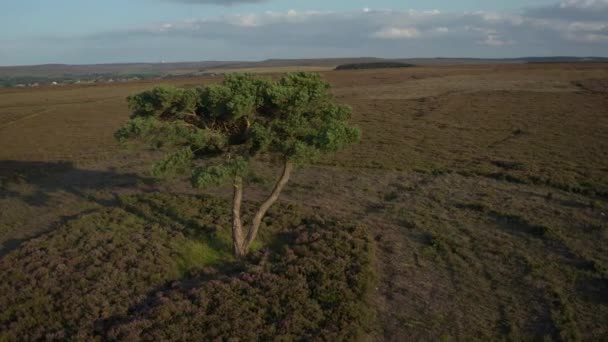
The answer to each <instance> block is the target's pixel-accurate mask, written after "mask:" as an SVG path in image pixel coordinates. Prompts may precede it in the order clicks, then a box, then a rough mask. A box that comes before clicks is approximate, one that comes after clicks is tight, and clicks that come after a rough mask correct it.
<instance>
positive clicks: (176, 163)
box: [152, 148, 194, 177]
mask: <svg viewBox="0 0 608 342" xmlns="http://www.w3.org/2000/svg"><path fill="white" fill-rule="evenodd" d="M193 158H194V153H193V152H192V150H191V149H189V148H183V149H181V150H178V151H177V152H174V153H170V154H168V155H166V156H165V158H163V159H162V160H160V161H159V162H157V163H156V164H155V165H154V168H153V169H152V175H154V176H156V177H168V176H172V175H176V174H183V173H185V172H187V171H189V170H190V169H191V167H192V159H193Z"/></svg>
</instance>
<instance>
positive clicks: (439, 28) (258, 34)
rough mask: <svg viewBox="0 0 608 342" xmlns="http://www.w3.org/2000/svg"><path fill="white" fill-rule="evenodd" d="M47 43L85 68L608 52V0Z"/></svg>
mask: <svg viewBox="0 0 608 342" xmlns="http://www.w3.org/2000/svg"><path fill="white" fill-rule="evenodd" d="M184 1H189V0H184ZM192 1H194V0H192ZM198 2H204V1H198ZM207 2H209V1H207ZM212 2H213V1H212ZM215 2H221V3H224V4H228V3H230V2H231V1H215ZM45 42H46V43H48V46H47V48H48V49H49V50H50V51H54V52H55V53H56V54H57V55H58V56H62V55H63V57H62V58H63V59H62V60H61V61H62V62H64V61H65V62H72V60H78V61H84V62H87V63H88V62H115V61H158V60H208V59H221V60H252V59H265V58H310V57H340V56H376V57H521V56H546V55H578V56H608V0H563V1H562V2H559V3H556V4H555V5H552V6H545V7H536V8H528V9H522V10H520V11H517V12H483V11H479V12H466V13H453V12H442V11H439V10H434V9H431V10H427V11H417V10H391V9H370V8H365V9H361V10H356V11H340V12H324V11H313V10H311V11H294V10H290V11H286V12H272V11H267V12H263V13H243V14H238V15H227V16H221V17H212V18H201V19H188V20H182V21H175V22H163V23H155V24H150V25H148V26H146V27H134V28H127V29H120V30H117V31H113V32H100V33H97V34H94V35H89V36H81V37H59V38H57V39H53V40H49V39H47V40H45ZM50 42H52V44H51V43H50ZM37 46H40V44H39V45H37ZM42 46H43V47H42V48H44V43H43V44H42ZM17 49H18V47H17ZM24 49H26V48H24ZM30 49H31V48H30ZM26 50H27V49H26ZM11 52H14V51H11ZM35 52H36V51H32V53H35ZM5 53H6V51H5ZM9 54H10V53H9Z"/></svg>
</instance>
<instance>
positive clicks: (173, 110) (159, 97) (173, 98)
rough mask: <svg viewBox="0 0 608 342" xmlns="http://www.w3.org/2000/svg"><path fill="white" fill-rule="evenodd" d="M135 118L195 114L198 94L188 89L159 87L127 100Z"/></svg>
mask: <svg viewBox="0 0 608 342" xmlns="http://www.w3.org/2000/svg"><path fill="white" fill-rule="evenodd" d="M127 101H128V103H129V107H130V108H131V110H132V111H133V117H134V118H135V117H161V118H162V117H175V116H178V117H179V116H182V115H184V114H190V113H192V112H194V109H195V108H196V93H195V92H194V91H192V90H188V89H178V88H175V87H169V86H158V87H155V88H154V89H152V90H148V91H145V92H143V93H140V94H137V95H132V96H129V97H128V98H127Z"/></svg>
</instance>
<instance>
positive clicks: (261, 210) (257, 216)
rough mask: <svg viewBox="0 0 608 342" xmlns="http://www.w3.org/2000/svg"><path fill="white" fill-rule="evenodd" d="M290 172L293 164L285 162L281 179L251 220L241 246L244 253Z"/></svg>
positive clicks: (277, 197)
mask: <svg viewBox="0 0 608 342" xmlns="http://www.w3.org/2000/svg"><path fill="white" fill-rule="evenodd" d="M292 170H293V164H292V163H291V162H290V161H285V164H284V166H283V173H282V174H281V177H279V179H278V181H277V183H276V185H275V186H274V189H273V190H272V193H270V196H269V197H268V198H267V199H266V201H264V203H262V205H261V206H260V208H259V209H258V211H257V213H256V214H255V216H254V218H253V221H252V223H251V228H250V229H249V232H248V233H247V239H246V240H245V244H244V245H243V246H244V251H245V253H247V252H248V251H249V248H250V247H251V244H252V243H253V241H254V240H255V238H256V236H257V235H258V230H259V229H260V224H261V223H262V219H263V218H264V216H265V215H266V212H267V211H268V209H270V207H271V206H272V205H273V204H274V203H275V202H276V201H277V199H279V195H280V194H281V191H282V190H283V187H285V184H287V182H288V181H289V176H290V175H291V171H292Z"/></svg>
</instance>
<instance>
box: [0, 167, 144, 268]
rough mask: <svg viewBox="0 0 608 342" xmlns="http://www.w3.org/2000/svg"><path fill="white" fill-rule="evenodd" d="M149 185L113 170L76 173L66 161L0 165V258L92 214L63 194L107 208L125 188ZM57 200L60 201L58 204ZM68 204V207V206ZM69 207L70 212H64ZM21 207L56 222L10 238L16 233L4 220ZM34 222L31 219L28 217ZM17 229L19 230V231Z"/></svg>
mask: <svg viewBox="0 0 608 342" xmlns="http://www.w3.org/2000/svg"><path fill="white" fill-rule="evenodd" d="M152 184H153V180H152V179H150V178H146V177H141V176H139V175H137V174H135V173H121V172H119V171H117V170H116V169H113V168H110V169H108V170H85V169H80V168H78V167H77V166H76V165H74V163H73V162H70V161H56V162H55V161H53V162H46V161H16V160H2V161H0V204H1V205H2V207H3V211H4V210H6V211H5V212H4V213H2V212H0V226H2V225H4V226H5V228H4V229H0V257H2V256H4V255H6V254H7V253H8V252H10V251H12V250H15V249H17V248H18V247H19V246H20V245H21V243H22V242H23V241H25V240H28V239H30V238H32V237H35V236H38V235H40V234H42V233H44V232H47V231H49V230H51V229H53V227H56V226H60V225H62V224H64V223H65V222H67V221H69V220H70V219H73V218H74V217H77V216H79V215H82V214H86V213H87V212H90V211H92V210H93V209H91V208H90V207H89V208H88V209H87V208H81V209H80V210H79V209H78V208H76V206H75V205H74V203H71V202H68V201H66V203H61V202H62V201H61V199H65V198H66V196H65V195H63V194H69V195H71V196H73V197H75V198H76V200H77V202H75V203H78V204H80V203H91V202H92V204H95V205H98V206H101V207H110V206H115V205H117V193H119V192H120V191H121V190H124V189H127V188H134V187H137V188H139V189H141V190H143V191H145V190H146V189H147V188H149V187H150V186H151V185H152ZM57 198H60V200H59V203H58V202H57ZM70 203H71V204H70ZM70 205H73V206H74V208H66V206H70ZM24 206H28V207H34V208H38V209H41V208H46V209H47V211H48V212H49V215H50V216H51V217H53V216H56V217H58V219H54V220H51V221H54V222H53V223H51V224H50V225H47V227H46V228H44V229H41V228H40V227H37V228H36V232H34V234H27V235H28V237H27V238H23V239H21V238H17V239H15V238H12V236H11V235H12V234H11V233H13V232H14V231H16V230H17V227H15V226H16V224H15V223H14V222H12V221H11V220H8V219H7V217H10V216H11V211H12V210H19V209H20V208H23V207H24ZM53 214H55V215H53ZM29 219H32V220H34V221H35V217H30V218H29ZM20 229H21V228H20Z"/></svg>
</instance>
